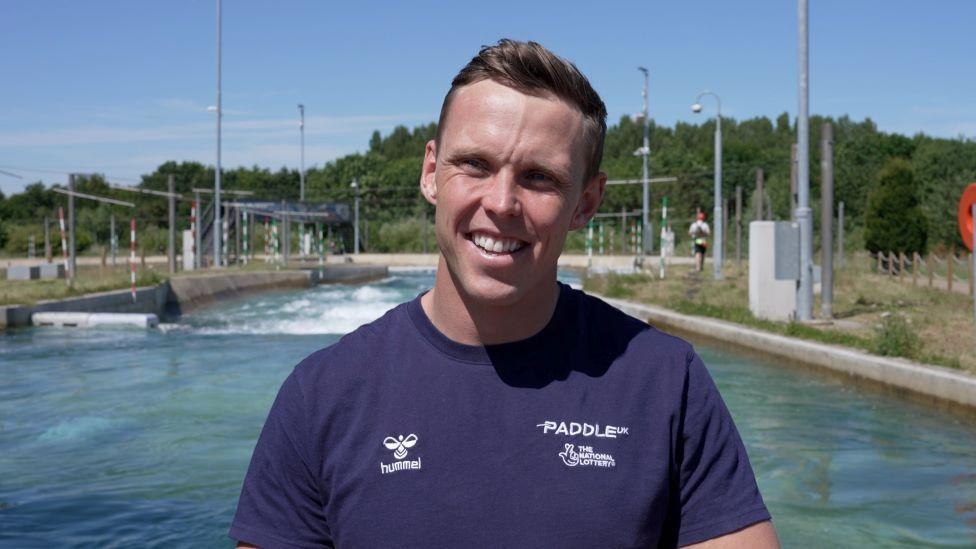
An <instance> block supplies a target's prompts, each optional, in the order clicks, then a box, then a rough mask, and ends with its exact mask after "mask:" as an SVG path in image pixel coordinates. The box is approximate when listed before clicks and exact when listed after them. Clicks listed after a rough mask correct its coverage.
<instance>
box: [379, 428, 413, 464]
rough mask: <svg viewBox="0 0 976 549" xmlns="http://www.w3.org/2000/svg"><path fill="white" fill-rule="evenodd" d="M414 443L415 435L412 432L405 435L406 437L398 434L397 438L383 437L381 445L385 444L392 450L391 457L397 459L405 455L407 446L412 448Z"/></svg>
mask: <svg viewBox="0 0 976 549" xmlns="http://www.w3.org/2000/svg"><path fill="white" fill-rule="evenodd" d="M414 444H417V435H415V434H413V433H411V434H409V435H407V437H406V438H404V437H403V435H400V436H399V437H397V438H393V437H386V438H385V439H383V446H386V449H387V450H394V452H393V457H395V458H397V459H403V458H405V457H407V448H413V446H414Z"/></svg>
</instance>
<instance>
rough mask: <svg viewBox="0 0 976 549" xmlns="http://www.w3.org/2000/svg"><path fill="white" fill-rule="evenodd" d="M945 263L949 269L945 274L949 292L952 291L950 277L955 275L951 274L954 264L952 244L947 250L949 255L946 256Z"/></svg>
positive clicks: (954, 257)
mask: <svg viewBox="0 0 976 549" xmlns="http://www.w3.org/2000/svg"><path fill="white" fill-rule="evenodd" d="M946 265H947V266H948V269H949V274H948V275H946V278H947V279H948V283H949V291H950V292H951V291H952V279H954V278H955V276H953V274H952V271H953V267H955V266H956V247H955V246H953V247H952V248H951V249H950V250H949V256H948V257H946Z"/></svg>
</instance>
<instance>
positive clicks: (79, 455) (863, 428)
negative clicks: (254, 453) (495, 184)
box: [0, 271, 976, 547]
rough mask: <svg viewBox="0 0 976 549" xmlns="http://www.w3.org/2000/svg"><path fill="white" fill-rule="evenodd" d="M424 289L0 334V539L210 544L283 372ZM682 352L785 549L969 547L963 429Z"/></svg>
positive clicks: (727, 359) (407, 286)
mask: <svg viewBox="0 0 976 549" xmlns="http://www.w3.org/2000/svg"><path fill="white" fill-rule="evenodd" d="M563 278H564V279H566V280H568V281H570V282H574V280H573V277H572V276H571V275H566V276H564V277H563ZM431 282H432V274H431V273H430V272H426V271H397V272H395V273H393V275H392V276H391V277H390V278H388V279H386V280H384V281H382V282H378V283H375V284H370V285H365V286H358V287H350V286H320V287H318V288H315V289H311V290H305V291H292V292H281V293H271V294H264V295H261V296H258V297H254V298H251V299H249V300H246V301H240V302H234V303H227V304H223V305H221V306H219V307H216V308H212V309H207V310H204V311H201V312H199V313H196V314H191V315H187V316H184V317H183V318H181V319H180V321H179V322H178V323H175V324H164V325H162V326H161V328H160V329H159V330H150V331H135V330H115V331H112V330H100V331H86V330H72V329H65V330H60V329H50V328H48V329H29V330H21V331H15V332H12V333H8V334H0V546H5V547H6V546H10V547H47V546H51V545H58V546H65V545H67V546H79V547H80V546H85V547H89V546H114V547H145V546H156V545H159V546H162V545H168V546H179V547H186V546H198V547H214V546H230V544H231V542H230V541H229V540H228V539H227V538H226V537H225V532H226V529H227V526H228V523H229V521H230V518H231V516H232V514H233V511H234V506H235V504H236V500H237V496H238V493H239V490H240V485H241V481H242V478H243V475H244V472H245V469H246V467H247V462H248V460H249V458H250V453H251V449H252V448H253V446H254V442H255V440H256V438H257V434H258V432H259V430H260V428H261V425H262V423H263V421H264V417H265V415H266V413H267V410H268V407H269V406H270V404H271V401H272V399H273V398H274V395H275V393H276V391H277V389H278V386H279V385H280V383H281V381H282V380H283V379H284V378H285V376H286V375H287V374H288V373H289V372H290V371H291V368H292V367H293V365H294V364H295V363H296V362H298V361H299V360H300V359H302V358H303V357H304V356H306V355H307V354H309V353H310V352H312V351H314V350H315V349H318V348H320V347H323V346H326V345H328V344H330V343H331V342H333V341H335V340H336V339H337V338H338V337H339V335H340V334H342V333H345V332H347V331H349V330H351V329H353V328H355V327H356V326H358V325H360V324H362V323H364V322H368V321H370V320H372V319H373V318H376V317H378V316H379V315H380V314H382V313H383V312H384V311H385V310H387V309H389V308H390V307H392V306H394V305H395V304H397V303H399V302H401V301H405V300H407V299H410V298H412V297H414V296H415V295H416V294H417V293H419V292H420V291H421V290H422V289H424V288H426V287H428V286H429V285H430V284H431ZM699 351H700V352H701V354H702V355H703V357H704V358H705V361H706V363H707V364H708V365H709V369H710V370H711V372H712V375H713V376H714V377H715V379H716V381H717V383H718V384H719V386H720V388H721V389H722V393H723V395H724V397H725V399H726V401H727V402H728V404H729V407H730V409H731V410H732V413H733V415H734V416H735V418H736V422H737V424H738V426H739V429H740V431H741V432H742V434H743V438H744V439H745V441H746V445H747V447H748V449H749V453H750V456H751V458H752V461H753V465H754V467H755V469H756V472H757V476H758V478H759V482H760V486H761V488H762V490H763V494H764V496H765V498H766V502H767V504H768V505H769V507H770V510H771V512H772V513H773V516H774V520H775V523H776V526H777V528H778V530H779V532H780V536H781V538H782V540H783V542H784V544H785V545H786V546H793V547H811V546H816V547H835V546H865V545H867V546H893V547H894V546H906V547H907V546H919V545H931V546H938V547H972V546H973V545H976V522H974V521H976V503H974V502H976V427H974V426H972V425H967V424H964V423H963V422H961V421H960V420H959V419H958V418H956V417H955V416H952V415H947V414H943V413H940V412H938V411H934V410H931V409H928V408H926V407H924V406H920V405H917V404H913V403H910V402H905V401H901V400H897V399H894V398H890V397H886V396H883V395H879V394H877V393H874V392H870V391H864V390H861V389H858V388H852V387H849V386H847V385H845V384H844V383H843V382H842V381H839V380H836V379H834V378H829V377H822V376H818V375H815V374H812V373H809V372H806V371H804V370H797V369H793V368H786V367H783V366H778V365H776V364H773V363H767V362H763V361H758V360H755V359H751V358H750V359H745V358H742V357H740V356H736V355H732V354H728V353H725V352H722V351H719V350H716V349H711V348H707V347H700V348H699ZM967 522H968V524H967Z"/></svg>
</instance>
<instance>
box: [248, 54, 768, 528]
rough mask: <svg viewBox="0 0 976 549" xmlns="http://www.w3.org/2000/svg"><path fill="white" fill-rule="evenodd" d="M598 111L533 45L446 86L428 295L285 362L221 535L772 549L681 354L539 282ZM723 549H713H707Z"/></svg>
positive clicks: (745, 482) (583, 88) (584, 205)
mask: <svg viewBox="0 0 976 549" xmlns="http://www.w3.org/2000/svg"><path fill="white" fill-rule="evenodd" d="M605 119H606V108H605V107H604V105H603V102H602V101H601V100H600V98H599V96H598V95H597V94H596V92H595V91H593V89H592V87H591V86H590V84H589V82H587V80H586V78H585V77H583V75H582V74H580V73H579V71H578V70H577V69H576V68H575V67H574V66H572V65H571V64H569V63H568V62H566V61H564V60H562V59H560V58H558V57H556V56H555V55H553V54H552V53H551V52H549V51H548V50H546V49H545V48H543V47H542V46H540V45H538V44H535V43H532V42H528V43H520V42H514V41H510V40H502V41H500V42H499V43H498V44H497V45H496V46H492V47H487V48H484V49H482V50H481V52H480V53H479V55H478V56H477V57H475V58H474V59H473V60H472V61H471V62H470V63H469V64H468V65H467V66H466V67H465V68H464V69H462V70H461V72H460V73H459V74H458V76H457V77H455V79H454V81H453V84H452V87H451V90H450V91H449V92H448V94H447V97H446V98H445V100H444V105H443V107H442V110H441V117H440V121H439V125H438V135H437V137H436V139H434V140H433V141H431V142H429V143H428V144H427V148H426V154H425V157H424V161H423V167H422V174H421V181H420V187H421V192H422V193H423V195H424V197H426V199H427V200H428V201H430V202H431V203H432V204H434V205H435V207H436V220H435V230H436V236H437V242H438V244H439V246H440V250H441V257H440V261H439V264H438V267H437V274H436V278H435V283H434V287H433V288H432V289H431V290H430V291H429V292H426V293H425V294H422V295H421V296H419V297H418V298H417V299H415V300H414V301H412V302H410V303H406V304H403V305H400V306H399V307H397V308H395V309H393V310H392V311H390V312H388V313H387V314H386V315H384V316H383V317H382V318H380V319H379V320H377V321H375V322H373V323H371V324H369V325H366V326H363V327H361V328H359V329H358V330H356V331H355V332H353V333H351V334H349V335H347V336H345V337H344V338H343V339H342V340H340V341H339V342H338V343H336V344H335V345H333V346H332V347H329V348H327V349H325V350H323V351H319V352H317V353H315V354H313V355H312V356H310V357H309V358H307V359H306V360H305V361H303V362H302V363H301V364H299V365H298V367H296V369H295V371H294V372H293V373H292V375H291V376H289V377H288V379H287V380H286V381H285V383H284V385H283V386H282V388H281V391H280V392H279V394H278V397H277V399H276V401H275V403H274V405H273V407H272V410H271V413H270V415H269V417H268V420H267V422H266V424H265V427H264V430H263V431H262V433H261V437H260V439H259V441H258V444H257V447H256V448H255V450H254V456H253V458H252V461H251V466H250V468H249V470H248V473H247V477H246V479H245V482H244V487H243V490H242V493H241V499H240V503H239V506H238V510H237V515H236V517H235V519H234V523H233V526H232V527H231V532H230V534H231V537H233V538H235V539H237V540H240V542H241V545H243V546H250V545H254V546H261V547H314V546H339V547H386V546H395V547H486V546H497V547H645V546H676V545H690V544H696V543H700V542H706V543H712V544H714V545H715V546H741V547H746V546H748V547H775V546H777V542H776V535H775V532H774V530H773V528H772V526H771V524H770V523H769V522H768V521H769V514H768V513H767V512H766V508H765V506H764V505H763V502H762V498H761V497H760V495H759V492H758V489H757V488H756V484H755V479H754V478H753V474H752V471H751V469H750V467H749V463H748V458H747V456H746V453H745V449H744V448H743V446H742V442H741V440H740V439H739V436H738V434H737V433H736V431H735V427H734V425H733V424H732V420H731V419H730V417H729V415H728V411H727V410H726V408H725V406H724V404H723V403H722V401H721V398H720V397H719V395H718V393H717V391H716V389H715V387H714V385H713V383H712V381H711V379H710V378H709V377H708V374H707V372H706V371H705V367H704V366H703V365H702V363H701V360H700V359H699V358H698V357H697V355H695V353H694V351H693V350H692V348H691V347H690V346H689V345H688V344H687V343H684V342H683V341H681V340H678V339H676V338H673V337H670V336H667V335H665V334H663V333H661V332H659V331H657V330H654V329H653V328H651V327H649V326H647V325H646V324H645V323H642V322H639V321H637V320H636V319H633V318H631V317H628V316H626V315H624V314H622V313H620V312H619V311H617V310H616V309H613V308H612V307H610V306H608V305H606V304H605V303H603V302H601V301H599V300H597V299H594V298H591V297H588V296H586V295H584V294H583V293H582V292H579V291H576V290H573V289H571V288H569V287H567V286H564V285H560V284H558V283H557V282H556V260H557V258H558V257H559V254H560V252H561V251H562V247H563V242H564V240H565V238H566V234H567V232H568V231H569V230H573V229H578V228H580V227H583V226H584V225H585V224H586V222H587V221H588V220H589V219H590V218H591V217H592V216H593V215H594V213H595V212H596V210H597V207H598V206H599V204H600V200H601V198H602V196H603V190H604V184H605V183H606V175H605V174H603V173H601V172H600V171H599V162H600V158H601V156H602V146H603V137H604V134H605V131H606V121H605ZM722 544H725V545H722Z"/></svg>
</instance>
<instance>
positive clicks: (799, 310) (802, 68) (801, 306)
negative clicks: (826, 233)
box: [796, 0, 813, 321]
mask: <svg viewBox="0 0 976 549" xmlns="http://www.w3.org/2000/svg"><path fill="white" fill-rule="evenodd" d="M797 11H798V14H797V27H799V28H798V29H797V30H798V32H797V46H798V47H797V64H798V65H799V75H798V76H799V78H798V79H797V80H798V82H797V84H798V85H797V88H798V89H797V95H799V115H798V116H797V120H796V134H797V135H796V146H797V189H796V190H797V204H796V221H797V223H799V225H800V284H799V286H797V289H796V318H797V320H800V321H808V320H813V216H812V210H811V209H810V128H809V123H810V113H809V103H810V82H809V71H808V69H809V61H810V57H809V47H810V39H809V34H808V31H809V27H808V25H807V15H808V14H809V9H808V5H807V0H797Z"/></svg>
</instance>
